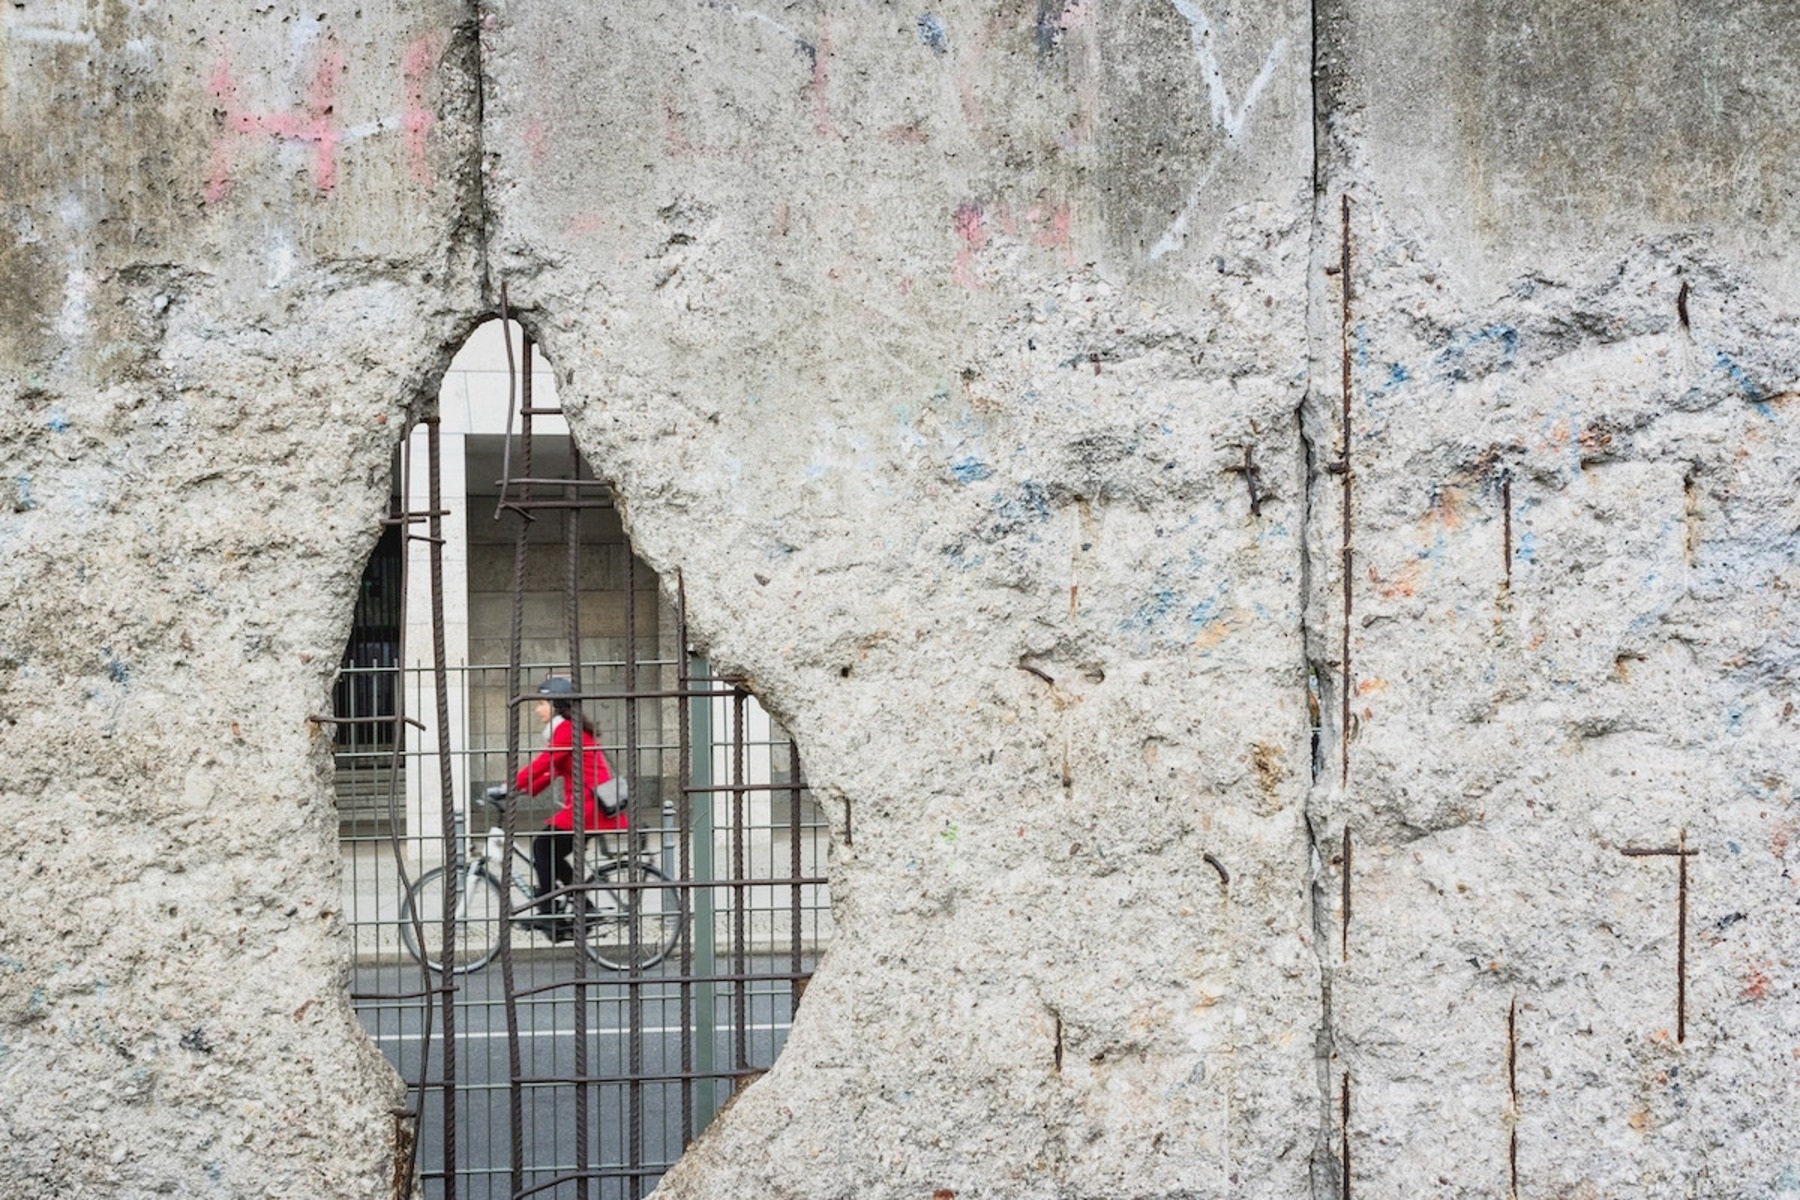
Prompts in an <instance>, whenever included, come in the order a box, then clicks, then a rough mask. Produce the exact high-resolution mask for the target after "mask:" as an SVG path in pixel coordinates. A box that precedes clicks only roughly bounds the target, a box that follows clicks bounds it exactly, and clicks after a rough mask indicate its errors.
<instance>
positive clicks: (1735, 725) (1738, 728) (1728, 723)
mask: <svg viewBox="0 0 1800 1200" xmlns="http://www.w3.org/2000/svg"><path fill="white" fill-rule="evenodd" d="M1725 728H1726V729H1727V730H1728V731H1729V732H1731V733H1733V734H1738V733H1742V732H1744V710H1743V709H1741V708H1731V709H1727V710H1726V713H1725Z"/></svg>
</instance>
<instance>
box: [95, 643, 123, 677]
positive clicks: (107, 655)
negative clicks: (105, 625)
mask: <svg viewBox="0 0 1800 1200" xmlns="http://www.w3.org/2000/svg"><path fill="white" fill-rule="evenodd" d="M100 661H101V662H103V663H105V664H106V673H107V675H109V676H110V677H111V678H112V681H113V682H114V683H117V684H124V683H126V682H128V681H129V680H130V679H131V668H130V667H128V666H126V665H125V664H124V663H122V662H120V661H119V660H118V659H116V658H114V657H113V652H112V650H111V649H109V648H108V647H106V646H102V647H100Z"/></svg>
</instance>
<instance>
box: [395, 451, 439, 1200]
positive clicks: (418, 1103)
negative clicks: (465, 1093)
mask: <svg viewBox="0 0 1800 1200" xmlns="http://www.w3.org/2000/svg"><path fill="white" fill-rule="evenodd" d="M412 431H413V424H412V422H408V423H407V426H406V429H405V430H404V431H402V433H401V434H400V438H401V441H400V481H399V485H400V503H399V505H398V511H397V512H396V513H395V514H394V515H395V517H396V519H397V520H398V521H399V522H400V525H399V528H400V635H399V641H398V643H397V644H396V645H395V647H394V729H393V735H394V736H393V745H392V746H391V747H390V750H389V755H388V797H387V802H388V844H389V845H390V846H391V847H392V848H393V851H394V871H395V874H396V875H398V877H399V880H400V894H401V895H402V896H407V895H410V894H411V893H412V876H411V873H410V872H409V871H408V870H407V869H406V855H405V854H404V853H403V852H402V848H401V845H400V833H399V830H400V827H401V822H400V772H401V768H402V766H403V764H404V759H403V757H402V756H403V754H404V752H405V748H406V711H407V708H406V649H407V642H406V599H407V589H408V588H409V587H411V586H412V579H411V572H410V571H409V570H408V567H407V564H408V563H409V562H410V561H411V559H412V541H411V539H410V538H409V537H408V536H407V529H408V524H407V518H408V515H409V513H410V511H411V505H410V503H409V497H410V496H411V495H412V477H413V470H412ZM415 832H416V831H415ZM408 916H409V918H410V919H411V921H412V926H413V939H414V941H415V942H416V943H417V944H418V945H421V946H423V945H425V944H426V941H425V914H424V913H422V912H419V911H417V910H416V909H413V908H411V907H410V906H409V908H408ZM432 986H433V985H432V980H431V968H430V967H428V966H426V965H425V962H424V960H423V956H421V959H420V962H419V994H420V995H421V996H424V997H425V1000H424V1003H423V1004H421V1005H420V1008H421V1010H422V1011H421V1013H420V1022H419V1024H420V1031H419V1081H418V1083H417V1084H416V1085H414V1087H413V1121H414V1136H413V1139H412V1145H411V1146H410V1147H409V1150H408V1153H409V1155H410V1157H411V1162H410V1163H408V1164H407V1170H406V1174H407V1178H408V1181H409V1182H410V1180H411V1179H412V1178H413V1177H414V1176H416V1175H417V1174H418V1169H419V1138H418V1136H417V1128H418V1126H419V1125H421V1124H423V1123H424V1120H425V1092H426V1080H427V1079H428V1078H429V1076H430V1072H429V1071H428V1070H427V1069H426V1068H427V1066H428V1065H429V1064H430V1062H431V1034H432V1022H433V1018H434V1016H435V1014H436V1011H437V1010H436V1007H435V1006H434V1005H433V1004H432V1002H431V994H432V992H431V989H432Z"/></svg>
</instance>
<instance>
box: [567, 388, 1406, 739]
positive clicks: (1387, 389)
mask: <svg viewBox="0 0 1800 1200" xmlns="http://www.w3.org/2000/svg"><path fill="white" fill-rule="evenodd" d="M1411 378H1412V375H1411V374H1409V373H1408V372H1407V369H1406V368H1405V367H1404V366H1403V365H1401V364H1400V363H1389V364H1388V377H1387V383H1386V385H1385V386H1384V388H1383V390H1384V391H1389V392H1391V391H1393V390H1394V389H1395V388H1397V387H1399V386H1400V385H1401V384H1403V383H1405V382H1406V381H1407V380H1409V379H1411ZM571 753H572V751H571Z"/></svg>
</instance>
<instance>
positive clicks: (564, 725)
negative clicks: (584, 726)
mask: <svg viewBox="0 0 1800 1200" xmlns="http://www.w3.org/2000/svg"><path fill="white" fill-rule="evenodd" d="M574 729H575V723H574V722H573V721H571V720H569V719H568V718H567V717H557V718H556V719H555V720H553V721H552V722H551V723H550V748H549V749H548V750H544V751H542V752H540V753H539V754H538V756H537V757H536V758H534V759H532V760H531V761H530V762H528V763H526V764H525V765H524V766H522V767H520V768H519V777H518V778H517V779H515V780H514V781H513V790H514V791H515V792H530V793H531V794H532V795H533V796H535V795H537V794H538V793H539V792H541V791H543V790H544V789H545V788H547V787H549V786H550V781H551V780H552V779H560V780H562V784H563V803H562V807H561V808H559V809H557V810H556V812H555V813H553V814H551V817H550V821H549V824H550V828H552V829H573V828H575V780H574V774H575V755H574V754H573V753H571V751H572V750H573V749H574V741H575V735H574ZM581 746H582V751H581V771H582V775H583V779H582V782H583V783H585V784H586V785H587V789H588V797H587V805H586V811H585V820H584V822H583V824H582V828H584V829H586V830H588V831H589V832H592V831H594V830H597V829H623V828H625V825H626V820H625V811H624V810H623V809H621V810H620V811H619V812H618V813H617V814H616V815H614V816H610V817H609V816H606V815H604V814H603V813H601V811H600V806H599V805H598V804H596V803H595V802H594V792H593V789H594V785H595V784H600V783H605V782H606V781H607V780H609V779H611V778H612V772H611V771H610V770H608V769H607V766H606V755H604V754H602V753H601V752H600V747H599V746H598V745H597V744H596V743H595V741H594V737H593V735H592V734H590V733H587V732H585V731H584V732H583V733H582V735H581Z"/></svg>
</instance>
